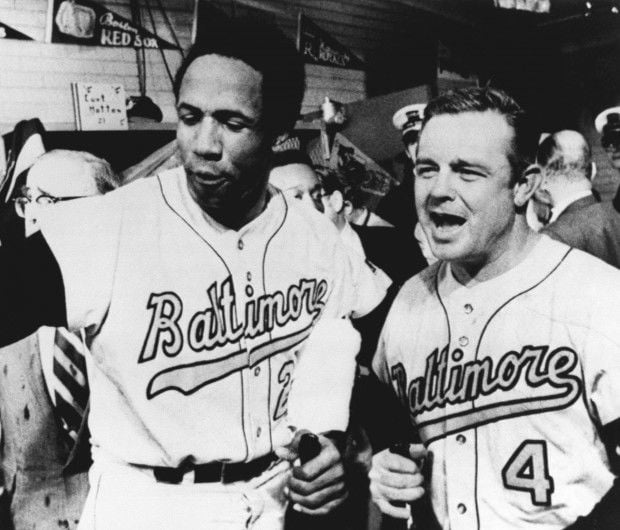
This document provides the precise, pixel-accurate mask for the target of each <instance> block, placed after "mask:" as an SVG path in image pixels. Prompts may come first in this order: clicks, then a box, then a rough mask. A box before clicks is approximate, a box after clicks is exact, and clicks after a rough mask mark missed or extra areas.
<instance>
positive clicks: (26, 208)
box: [15, 149, 119, 237]
mask: <svg viewBox="0 0 620 530" xmlns="http://www.w3.org/2000/svg"><path fill="white" fill-rule="evenodd" d="M118 185H119V182H118V177H117V176H116V175H115V173H114V171H113V170H112V168H111V166H110V164H108V162H106V161H105V160H103V159H101V158H98V157H96V156H94V155H92V154H90V153H87V152H84V151H69V150H64V149H56V150H54V151H50V152H49V153H45V154H44V155H43V156H41V157H40V158H39V159H38V160H37V161H36V162H35V164H34V165H33V166H32V168H31V169H30V171H29V172H28V177H27V180H26V185H25V186H24V187H23V188H22V190H21V192H22V195H21V196H20V197H17V198H16V199H15V211H16V212H17V215H19V216H20V217H22V218H23V219H24V220H25V224H26V237H28V236H30V235H32V234H34V233H35V232H36V231H37V230H38V224H37V217H38V215H39V213H40V212H41V209H42V208H46V207H47V206H50V205H53V204H56V203H57V202H61V201H68V200H72V199H79V198H80V197H88V196H91V195H99V194H103V193H107V192H108V191H111V190H113V189H114V188H116V187H118Z"/></svg>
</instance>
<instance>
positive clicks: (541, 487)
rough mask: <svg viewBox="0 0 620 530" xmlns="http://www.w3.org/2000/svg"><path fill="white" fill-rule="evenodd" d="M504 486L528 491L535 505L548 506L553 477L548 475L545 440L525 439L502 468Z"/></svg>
mask: <svg viewBox="0 0 620 530" xmlns="http://www.w3.org/2000/svg"><path fill="white" fill-rule="evenodd" d="M502 479H503V480H504V486H505V487H506V488H508V489H512V490H519V491H529V492H530V495H531V496H532V503H533V504H535V505H536V506H549V505H550V504H551V494H552V493H553V478H551V476H550V475H549V462H548V459H547V442H545V441H543V440H525V441H524V442H523V443H522V444H521V445H520V446H519V447H517V450H516V451H515V452H514V453H513V454H512V456H511V457H510V458H509V459H508V462H506V465H505V466H504V469H502Z"/></svg>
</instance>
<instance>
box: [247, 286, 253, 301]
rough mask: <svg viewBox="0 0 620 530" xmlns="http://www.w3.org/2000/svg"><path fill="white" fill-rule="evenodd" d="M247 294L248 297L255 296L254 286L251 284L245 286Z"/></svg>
mask: <svg viewBox="0 0 620 530" xmlns="http://www.w3.org/2000/svg"><path fill="white" fill-rule="evenodd" d="M245 295H246V296H247V297H248V298H252V296H254V288H253V287H252V286H251V285H246V286H245Z"/></svg>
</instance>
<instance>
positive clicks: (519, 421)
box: [370, 88, 620, 530]
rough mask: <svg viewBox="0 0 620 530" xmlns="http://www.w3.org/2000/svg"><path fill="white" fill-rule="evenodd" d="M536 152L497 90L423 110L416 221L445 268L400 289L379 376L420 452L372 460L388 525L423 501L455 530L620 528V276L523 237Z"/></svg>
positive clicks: (446, 98) (468, 93) (520, 118)
mask: <svg viewBox="0 0 620 530" xmlns="http://www.w3.org/2000/svg"><path fill="white" fill-rule="evenodd" d="M536 140H537V134H536V133H535V131H534V130H533V128H532V127H531V126H530V125H529V122H528V117H527V115H526V114H525V113H524V112H523V111H522V110H521V108H520V107H519V106H518V105H517V103H515V101H514V100H512V99H511V98H510V97H509V96H507V95H506V94H504V93H503V92H501V91H498V90H494V89H489V88H484V89H479V88H472V89H464V90H459V91H455V92H453V93H448V94H445V95H442V96H439V97H438V98H437V99H435V100H434V101H432V102H430V103H429V106H428V107H427V109H426V116H425V121H424V126H423V129H422V132H421V134H420V140H419V144H418V148H417V159H416V163H415V196H416V207H417V210H418V215H419V217H420V220H421V223H422V226H423V228H424V230H425V232H426V234H427V235H428V238H429V241H430V244H431V247H432V251H433V253H434V254H435V255H436V256H437V257H438V258H439V260H440V261H439V262H438V263H435V264H433V265H431V266H430V267H428V268H427V269H426V270H424V271H423V272H421V273H420V274H419V275H417V276H415V277H414V278H413V279H411V280H410V281H409V282H407V283H406V284H405V286H404V287H403V288H402V290H401V291H400V293H399V295H398V297H397V298H396V300H395V302H394V304H393V306H392V308H391V310H390V313H389V315H388V318H387V321H386V324H385V327H384V329H383V331H382V337H381V339H380V345H379V347H378V351H377V354H376V357H375V359H374V361H373V368H374V371H375V373H376V374H377V375H378V377H379V378H380V379H381V380H382V381H383V382H384V383H386V384H389V385H391V387H392V388H393V390H394V392H395V393H396V394H397V396H398V397H399V398H400V401H401V403H402V404H403V406H404V407H405V408H406V409H407V412H408V414H409V418H410V421H411V425H412V427H413V428H414V429H415V430H416V431H417V433H418V435H419V437H420V439H421V440H422V442H423V445H421V444H420V445H417V444H416V445H411V446H410V451H409V452H410V456H411V458H405V457H402V456H399V455H396V454H391V453H390V452H389V451H388V450H385V451H382V452H380V453H378V454H376V455H375V456H374V457H373V465H372V470H371V473H370V476H371V491H372V495H373V498H374V500H375V502H376V503H377V505H378V506H379V507H380V509H381V510H382V511H383V512H384V513H386V514H389V515H391V516H393V517H400V518H407V517H408V515H409V514H408V511H407V508H403V507H399V506H398V505H395V504H393V503H394V502H395V501H408V502H411V501H413V500H416V499H418V498H420V497H421V495H423V492H424V491H425V490H426V493H427V495H429V496H430V500H431V503H432V506H433V511H434V513H435V516H436V518H437V520H438V522H439V524H440V526H441V527H442V528H446V529H447V528H450V529H453V530H454V529H456V530H459V529H464V530H471V529H480V530H497V529H517V528H519V529H521V528H530V527H531V528H540V529H548V530H552V529H560V528H571V529H573V530H574V529H586V528H597V529H603V528H605V529H611V528H617V527H618V521H619V520H620V519H619V507H620V503H619V502H618V500H619V499H620V486H619V485H618V483H617V479H616V476H615V474H614V467H615V465H616V464H617V460H618V456H617V454H618V453H617V447H618V442H620V429H619V427H620V421H619V419H618V418H619V417H620V387H619V386H618V381H620V328H618V325H617V315H618V313H619V311H620V273H619V272H618V271H617V270H615V269H614V268H612V267H610V266H608V265H606V264H605V263H603V262H602V261H600V260H598V259H596V258H594V257H592V256H589V255H587V254H585V253H583V252H581V251H579V250H576V249H571V248H570V247H568V246H566V245H564V244H562V243H559V242H555V241H553V240H551V239H550V238H548V237H547V236H543V235H540V234H536V233H535V232H533V231H532V230H531V229H529V228H528V226H527V224H526V221H525V205H526V202H527V200H528V199H529V197H531V195H532V193H533V192H534V190H535V188H536V185H537V182H538V180H539V178H540V174H539V170H538V168H537V167H536V166H533V165H530V164H531V162H532V161H533V160H534V155H535V151H536ZM429 454H432V458H425V457H427V456H429ZM423 467H428V469H421V468H423ZM427 472H430V481H429V482H428V483H424V481H423V478H422V476H423V474H424V475H426V473H427ZM413 517H414V518H415V513H414V514H413Z"/></svg>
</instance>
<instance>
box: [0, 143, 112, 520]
mask: <svg viewBox="0 0 620 530" xmlns="http://www.w3.org/2000/svg"><path fill="white" fill-rule="evenodd" d="M118 185H119V180H118V176H117V175H116V174H115V173H114V172H113V171H112V169H111V168H110V166H109V164H108V163H107V162H105V161H104V160H101V159H99V158H97V157H94V156H93V155H91V154H89V153H83V152H78V151H64V150H56V151H50V152H48V153H46V154H44V155H42V156H41V157H40V158H38V159H37V160H36V161H35V163H34V164H33V166H32V167H31V168H30V170H29V172H28V175H27V178H26V184H25V186H23V187H22V189H21V190H20V196H19V197H18V198H17V199H16V201H15V207H16V211H17V213H18V215H20V216H21V217H23V218H24V221H25V227H26V235H30V234H32V233H33V232H35V231H36V230H37V229H38V226H37V216H38V214H39V213H41V211H42V210H43V209H45V208H49V207H53V205H54V204H55V203H57V202H61V201H66V200H69V199H77V198H79V197H83V196H89V195H97V194H101V193H105V192H106V191H109V190H111V189H113V188H115V187H117V186H118ZM54 331H55V328H41V329H40V330H39V331H38V332H36V333H34V334H32V335H30V336H29V337H27V338H26V339H24V340H21V341H19V342H17V343H15V344H12V345H10V346H7V347H5V348H1V349H0V421H1V425H2V444H1V445H0V459H1V462H0V464H1V467H0V471H1V474H0V476H3V480H4V485H5V490H6V491H5V495H4V499H3V500H2V501H0V505H4V506H5V513H4V515H2V514H0V528H2V529H3V530H4V529H5V528H10V529H14V530H52V529H58V528H65V529H72V528H76V527H77V524H78V521H79V518H80V514H81V512H82V508H83V505H84V501H85V499H86V493H87V491H88V478H87V471H88V468H89V466H90V446H89V443H88V430H87V428H86V421H85V420H86V414H83V416H82V417H81V418H79V421H78V422H77V423H76V425H75V426H74V432H73V434H70V431H69V429H68V427H67V426H66V425H65V426H63V424H62V418H61V417H60V415H59V414H58V411H57V410H56V409H55V408H54V406H53V405H52V403H57V401H55V398H54V397H53V393H54V390H53V388H54V381H53V378H54V373H56V372H55V369H54V368H53V364H54V362H55V358H54ZM78 342H79V339H78ZM82 412H84V411H82ZM74 438H75V439H74ZM2 517H4V519H3V518H2Z"/></svg>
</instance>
